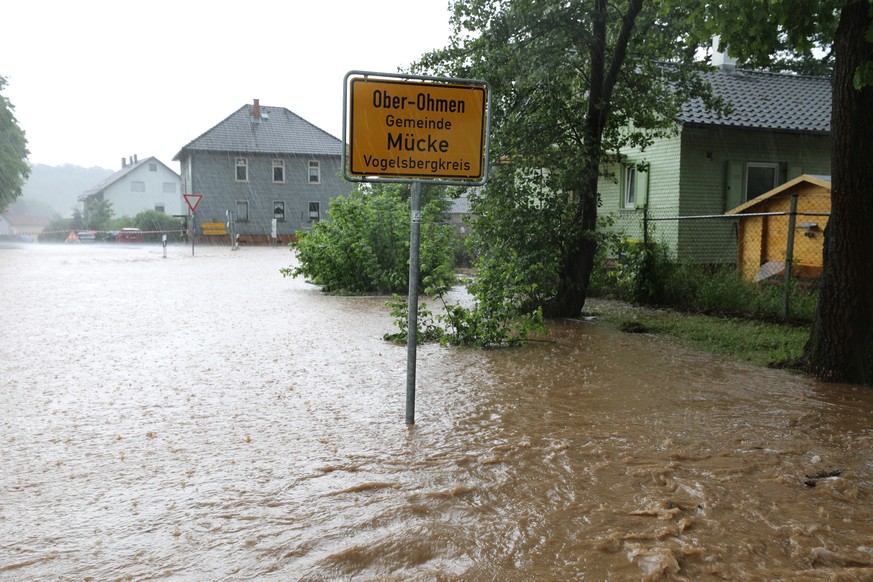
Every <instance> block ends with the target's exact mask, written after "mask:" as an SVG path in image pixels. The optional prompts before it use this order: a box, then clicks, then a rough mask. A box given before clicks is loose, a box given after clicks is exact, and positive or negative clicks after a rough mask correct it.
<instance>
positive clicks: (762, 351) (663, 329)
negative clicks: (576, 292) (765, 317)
mask: <svg viewBox="0 0 873 582" xmlns="http://www.w3.org/2000/svg"><path fill="white" fill-rule="evenodd" d="M586 308H587V309H586V310H587V311H588V312H589V313H590V315H595V316H597V317H598V319H599V320H600V321H602V322H604V323H605V324H607V325H609V326H610V327H614V328H615V329H619V330H622V331H626V332H629V333H641V332H644V333H653V334H659V335H666V336H670V337H673V338H675V339H677V340H678V341H680V342H682V343H684V344H686V345H689V346H692V347H695V348H697V349H700V350H704V351H707V352H710V353H713V354H719V355H723V356H727V357H729V358H731V359H734V360H738V361H741V362H748V363H751V364H756V365H760V366H779V367H791V363H793V362H795V361H797V360H798V359H799V358H800V357H801V355H802V354H803V348H804V346H805V345H806V341H807V339H809V328H808V327H807V326H805V325H803V326H800V325H791V324H782V323H775V322H768V321H760V320H753V319H746V318H737V317H715V316H709V315H698V314H689V313H683V312H679V311H673V310H670V309H651V308H645V307H637V306H631V305H628V304H626V303H622V302H619V301H610V300H602V299H590V300H589V301H588V302H587V303H586Z"/></svg>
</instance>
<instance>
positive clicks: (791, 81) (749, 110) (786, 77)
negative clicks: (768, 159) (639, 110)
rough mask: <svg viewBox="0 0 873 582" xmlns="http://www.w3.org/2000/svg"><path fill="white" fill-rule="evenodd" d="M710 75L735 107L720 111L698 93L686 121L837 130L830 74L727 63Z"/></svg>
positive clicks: (717, 92)
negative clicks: (736, 66) (763, 69)
mask: <svg viewBox="0 0 873 582" xmlns="http://www.w3.org/2000/svg"><path fill="white" fill-rule="evenodd" d="M704 78H706V79H707V80H708V81H709V82H710V84H711V85H712V90H713V93H714V94H715V95H716V96H717V97H721V98H722V99H724V100H725V101H726V102H727V103H729V104H731V106H732V111H731V113H730V114H728V115H727V116H725V117H719V116H718V115H717V114H716V113H714V112H712V111H707V109H706V108H705V107H704V105H703V102H702V101H701V100H699V99H695V100H692V101H690V102H689V103H687V104H685V106H684V107H683V111H682V113H681V114H680V115H679V119H678V121H679V122H680V123H682V124H685V125H721V126H728V127H747V128H754V129H769V130H777V131H799V132H812V133H829V132H830V130H831V82H830V79H828V78H827V77H809V76H804V75H790V74H784V73H767V72H761V71H747V70H744V69H733V68H728V67H722V68H720V69H717V70H715V71H712V72H709V73H704Z"/></svg>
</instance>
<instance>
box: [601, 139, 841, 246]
mask: <svg viewBox="0 0 873 582" xmlns="http://www.w3.org/2000/svg"><path fill="white" fill-rule="evenodd" d="M621 153H622V154H623V155H624V156H626V158H625V160H624V161H625V162H626V163H629V164H635V163H639V162H641V161H645V162H648V164H649V172H648V197H647V199H648V213H649V217H650V219H651V220H650V230H649V232H650V235H651V238H652V239H653V240H656V241H660V242H662V243H664V244H665V245H666V246H667V247H668V248H669V249H670V251H671V253H672V254H673V255H674V256H676V257H678V258H679V259H681V260H683V261H690V262H701V263H729V262H734V261H735V260H736V225H735V222H736V221H735V220H734V219H720V218H719V219H708V220H683V221H675V220H657V219H658V218H664V217H672V216H700V215H721V214H723V213H724V212H725V211H727V210H730V209H731V208H733V207H735V206H736V205H738V204H739V203H741V202H743V201H745V197H744V193H743V191H742V190H743V184H744V183H745V171H746V163H747V162H760V163H772V164H777V165H778V167H779V170H778V172H779V175H778V177H777V185H778V184H782V183H784V182H786V181H787V180H790V179H792V178H795V177H797V176H799V175H800V174H804V173H805V174H824V175H828V174H830V136H827V135H810V134H797V133H779V132H769V131H760V130H743V129H732V128H718V127H683V128H681V129H680V132H679V133H678V134H677V135H676V136H674V137H670V138H666V139H661V140H658V141H657V142H656V143H654V144H653V145H651V146H650V147H648V148H646V150H645V151H641V150H639V149H638V148H633V149H630V148H629V149H627V150H623V151H622V152H621ZM608 170H609V171H610V173H611V174H612V176H611V177H607V178H601V180H600V196H601V202H602V205H601V214H611V215H612V216H613V217H614V218H615V220H616V222H615V225H614V226H613V227H612V228H613V229H614V230H616V231H620V232H623V233H624V235H625V236H626V237H627V238H629V239H637V240H638V239H642V210H641V209H637V210H632V209H624V208H622V203H623V198H622V195H621V194H622V187H621V180H622V179H623V172H622V171H621V168H620V167H618V166H614V167H611V168H608Z"/></svg>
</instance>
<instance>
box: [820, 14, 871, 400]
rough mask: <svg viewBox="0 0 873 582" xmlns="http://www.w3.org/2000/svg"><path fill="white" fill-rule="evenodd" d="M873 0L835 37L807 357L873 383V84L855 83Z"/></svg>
mask: <svg viewBox="0 0 873 582" xmlns="http://www.w3.org/2000/svg"><path fill="white" fill-rule="evenodd" d="M870 26H871V16H870V3H869V2H867V1H866V0H861V1H857V2H855V3H853V4H851V5H849V6H846V7H845V8H843V10H842V14H841V16H840V23H839V27H838V29H837V34H836V37H835V39H834V53H835V55H836V63H835V69H834V75H833V114H832V118H831V135H832V149H831V173H832V180H833V182H832V193H831V217H830V220H829V221H828V226H827V229H826V232H825V243H824V269H823V272H822V277H821V295H820V298H819V303H818V308H817V309H816V315H815V321H814V323H813V327H812V334H811V336H810V339H809V342H808V343H807V345H806V350H805V354H804V359H805V361H806V365H807V369H808V371H809V372H810V373H811V374H812V375H813V376H814V377H816V378H819V379H821V380H825V381H829V382H849V383H855V384H866V385H873V87H865V88H863V89H861V90H860V91H859V90H857V89H855V88H854V86H853V78H854V75H855V71H856V69H857V68H858V66H859V65H863V64H864V63H865V62H866V61H867V60H869V59H870V58H871V52H873V44H871V43H868V42H866V41H865V39H864V34H865V33H866V32H867V30H869V29H870Z"/></svg>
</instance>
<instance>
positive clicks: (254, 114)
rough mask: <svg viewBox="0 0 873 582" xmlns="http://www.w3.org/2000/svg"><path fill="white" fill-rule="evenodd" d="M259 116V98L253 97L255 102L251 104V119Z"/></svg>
mask: <svg viewBox="0 0 873 582" xmlns="http://www.w3.org/2000/svg"><path fill="white" fill-rule="evenodd" d="M260 118H261V102H260V99H255V104H254V105H252V119H260Z"/></svg>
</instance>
